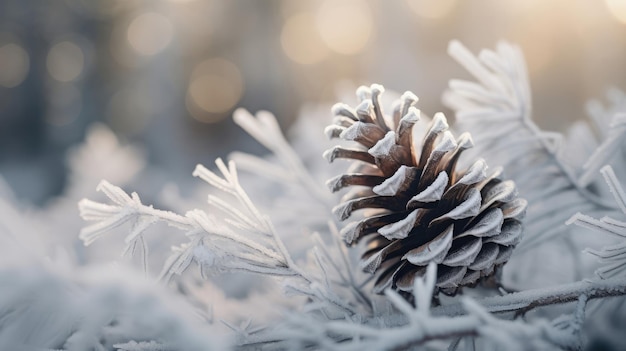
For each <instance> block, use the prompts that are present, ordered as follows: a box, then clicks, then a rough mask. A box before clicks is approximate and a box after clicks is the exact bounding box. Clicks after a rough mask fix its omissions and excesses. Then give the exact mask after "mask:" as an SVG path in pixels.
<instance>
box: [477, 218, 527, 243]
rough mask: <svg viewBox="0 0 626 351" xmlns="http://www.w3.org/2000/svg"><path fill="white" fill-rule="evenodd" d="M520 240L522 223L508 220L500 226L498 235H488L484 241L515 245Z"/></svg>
mask: <svg viewBox="0 0 626 351" xmlns="http://www.w3.org/2000/svg"><path fill="white" fill-rule="evenodd" d="M520 240H522V225H521V224H520V223H519V222H517V221H513V222H508V223H506V224H505V225H504V226H503V227H502V231H501V232H500V235H497V236H493V237H490V238H488V239H486V240H485V242H486V243H496V244H500V245H504V246H514V245H517V244H518V243H519V242H520Z"/></svg>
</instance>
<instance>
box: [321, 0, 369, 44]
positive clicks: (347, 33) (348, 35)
mask: <svg viewBox="0 0 626 351" xmlns="http://www.w3.org/2000/svg"><path fill="white" fill-rule="evenodd" d="M373 22H374V18H373V16H372V12H371V10H370V8H369V5H368V3H367V2H364V1H360V0H342V1H334V0H326V1H325V2H324V3H323V4H322V5H321V7H320V8H319V10H318V12H317V17H316V23H317V28H318V30H319V32H320V35H321V37H322V40H323V41H324V43H325V44H326V45H328V47H329V48H330V49H331V50H333V51H335V52H338V53H340V54H346V55H350V54H355V53H358V52H359V51H361V50H363V48H364V47H365V45H366V44H367V42H368V40H369V38H370V36H371V33H372V31H373V26H374V24H373Z"/></svg>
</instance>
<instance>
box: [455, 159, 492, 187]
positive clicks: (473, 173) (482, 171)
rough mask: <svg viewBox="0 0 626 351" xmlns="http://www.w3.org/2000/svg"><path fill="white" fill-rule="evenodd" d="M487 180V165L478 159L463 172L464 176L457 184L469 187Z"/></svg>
mask: <svg viewBox="0 0 626 351" xmlns="http://www.w3.org/2000/svg"><path fill="white" fill-rule="evenodd" d="M486 178H487V163H486V162H485V160H483V159H482V158H481V159H478V160H477V161H476V162H474V164H472V166H471V167H470V168H469V169H468V170H467V172H465V174H464V175H463V176H462V177H461V179H459V180H458V181H457V183H461V184H466V185H471V184H476V183H478V182H481V181H483V180H485V179H486Z"/></svg>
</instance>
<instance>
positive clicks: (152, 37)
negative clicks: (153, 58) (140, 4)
mask: <svg viewBox="0 0 626 351" xmlns="http://www.w3.org/2000/svg"><path fill="white" fill-rule="evenodd" d="M173 32H174V30H173V27H172V23H171V22H170V20H169V19H167V17H165V16H163V15H161V14H159V13H155V12H148V13H144V14H141V15H139V16H137V17H136V18H135V19H133V21H132V22H131V23H130V25H129V26H128V33H127V36H128V42H129V43H130V46H131V47H132V48H133V49H134V50H135V51H136V52H137V53H139V54H141V55H146V56H150V55H154V54H157V53H159V52H161V51H162V50H163V49H165V48H166V47H167V45H169V43H170V42H171V41H172V37H173Z"/></svg>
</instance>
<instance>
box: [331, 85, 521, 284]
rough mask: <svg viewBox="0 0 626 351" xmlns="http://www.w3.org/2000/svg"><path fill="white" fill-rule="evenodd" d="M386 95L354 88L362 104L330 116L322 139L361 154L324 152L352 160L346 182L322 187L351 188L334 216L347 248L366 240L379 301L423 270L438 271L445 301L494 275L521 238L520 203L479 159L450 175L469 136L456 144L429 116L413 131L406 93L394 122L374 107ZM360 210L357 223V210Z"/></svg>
mask: <svg viewBox="0 0 626 351" xmlns="http://www.w3.org/2000/svg"><path fill="white" fill-rule="evenodd" d="M382 92H383V87H382V86H379V85H372V86H371V88H367V87H361V88H359V90H357V96H358V97H359V99H360V100H361V103H360V104H359V105H358V106H357V107H356V109H352V108H350V107H349V106H347V105H345V104H337V105H335V106H334V107H333V113H334V114H335V115H336V117H335V119H334V121H333V123H334V124H332V125H330V126H328V127H327V128H326V133H327V135H329V136H330V137H333V138H337V137H338V138H341V139H343V140H348V141H353V142H356V143H357V144H358V146H359V147H358V148H354V149H349V148H344V147H341V146H336V147H334V148H333V149H330V150H328V151H326V153H325V157H326V158H327V159H328V160H329V161H330V162H332V161H333V160H334V159H336V158H346V159H352V160H354V163H353V164H352V167H351V168H350V170H349V171H348V172H347V173H346V174H342V175H340V176H338V177H335V178H333V179H331V180H329V181H328V186H329V188H330V189H331V191H333V192H335V191H338V190H340V189H342V188H344V187H348V186H355V187H354V188H352V190H351V191H350V192H348V193H347V194H346V195H345V197H344V198H343V199H342V203H341V204H339V205H338V206H336V207H335V208H334V210H333V211H334V212H335V215H336V216H337V217H338V218H339V219H340V220H342V221H343V220H346V219H348V218H349V217H353V222H351V223H349V224H347V225H346V226H344V228H343V229H342V230H341V234H342V236H343V238H344V240H345V241H346V242H347V243H348V244H354V243H357V242H358V241H359V240H361V239H364V240H366V241H367V247H366V249H365V252H364V253H363V255H362V258H361V267H362V268H363V269H364V270H365V271H366V272H369V273H376V275H377V279H376V282H375V285H374V289H375V291H376V292H378V293H381V292H382V291H384V290H385V289H386V288H389V287H391V288H393V289H396V290H400V291H411V290H412V287H413V281H414V279H415V277H419V276H422V275H423V274H425V272H426V267H427V266H428V264H429V263H430V262H434V263H436V264H437V265H438V267H437V271H438V277H437V283H436V288H437V290H438V291H442V292H444V293H447V294H452V293H455V292H456V289H457V288H458V287H460V286H471V285H474V284H476V283H477V282H478V281H479V280H481V279H484V278H486V277H490V276H492V275H493V274H494V273H495V272H496V271H497V269H498V268H499V267H501V266H502V265H503V264H504V263H505V262H506V261H508V259H509V257H510V256H511V254H512V252H513V249H514V247H515V245H517V244H518V243H519V241H520V239H521V233H522V225H521V222H520V219H521V217H522V216H523V215H524V213H525V209H526V201H525V200H524V199H520V198H518V197H517V191H516V188H515V184H514V183H513V181H511V180H501V179H500V178H499V176H500V174H501V170H500V169H497V170H494V171H492V172H490V173H489V174H487V165H486V163H485V161H484V160H482V159H479V160H477V161H476V162H474V163H473V164H472V165H471V166H470V167H469V168H468V169H466V170H464V171H458V170H456V165H457V160H458V159H459V156H460V155H461V152H462V151H463V150H465V149H468V148H470V147H472V139H471V137H470V135H469V134H468V133H464V134H462V135H461V136H460V137H459V138H458V139H456V140H455V139H454V137H453V135H452V133H451V132H450V131H448V130H447V129H448V125H447V122H446V118H445V117H444V115H443V114H441V113H438V114H436V115H435V116H434V117H433V118H432V120H431V121H430V125H429V126H428V128H427V129H426V130H424V129H422V130H421V134H422V135H423V137H422V136H421V135H420V130H419V129H421V128H422V125H423V128H425V127H427V125H428V122H427V121H426V122H425V121H422V122H420V111H419V110H418V109H416V108H415V107H413V105H414V104H415V102H417V97H416V96H415V95H413V94H412V93H410V92H406V93H405V94H403V95H402V97H401V98H400V99H399V100H397V101H396V102H395V103H394V108H393V113H392V115H391V116H386V115H384V112H383V110H382V108H381V102H380V100H381V94H382ZM357 210H365V211H362V212H361V215H359V216H358V217H357V215H356V214H354V215H353V212H354V211H357Z"/></svg>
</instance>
